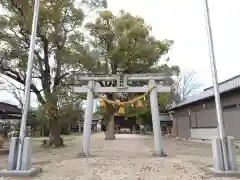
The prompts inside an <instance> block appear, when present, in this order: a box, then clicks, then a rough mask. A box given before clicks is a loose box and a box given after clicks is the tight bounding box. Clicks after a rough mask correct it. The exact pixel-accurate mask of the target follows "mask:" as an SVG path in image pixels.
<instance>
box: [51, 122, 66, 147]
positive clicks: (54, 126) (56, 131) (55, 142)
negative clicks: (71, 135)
mask: <svg viewBox="0 0 240 180" xmlns="http://www.w3.org/2000/svg"><path fill="white" fill-rule="evenodd" d="M49 145H51V146H52V147H61V146H63V139H62V138H61V136H60V127H59V123H58V120H57V119H49Z"/></svg>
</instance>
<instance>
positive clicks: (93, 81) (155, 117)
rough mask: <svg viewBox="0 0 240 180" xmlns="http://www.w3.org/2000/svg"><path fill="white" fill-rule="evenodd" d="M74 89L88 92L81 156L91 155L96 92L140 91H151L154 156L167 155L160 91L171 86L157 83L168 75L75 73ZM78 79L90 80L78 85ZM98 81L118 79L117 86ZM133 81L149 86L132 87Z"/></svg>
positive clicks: (77, 91) (164, 90) (166, 90)
mask: <svg viewBox="0 0 240 180" xmlns="http://www.w3.org/2000/svg"><path fill="white" fill-rule="evenodd" d="M73 77H74V78H73V80H74V82H73V84H75V85H74V87H73V91H74V92H75V93H87V103H86V110H85V118H84V128H83V142H82V148H81V152H80V156H87V157H88V156H90V137H91V124H92V117H93V100H94V93H95V92H96V93H110V92H111V93H114V92H116V93H119V92H126V93H134V92H136V93H140V92H143V93H144V92H147V91H149V89H152V90H151V91H150V104H151V113H152V124H153V134H154V153H153V155H154V156H166V154H165V152H164V150H163V144H162V135H161V127H160V121H161V119H160V114H159V107H158V95H157V93H158V92H170V91H171V88H170V86H163V85H159V84H157V83H156V81H166V80H168V79H169V77H168V76H165V75H163V74H159V73H148V74H116V75H107V74H105V75H102V74H99V75H96V74H95V75H94V74H81V73H73ZM76 80H80V81H88V85H87V86H80V87H78V86H77V85H76ZM98 81H117V87H100V86H98V84H97V82H98ZM131 81H148V85H147V86H143V87H138V86H136V87H132V86H128V85H127V84H128V82H131Z"/></svg>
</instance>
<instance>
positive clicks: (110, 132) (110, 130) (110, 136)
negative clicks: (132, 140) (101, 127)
mask: <svg viewBox="0 0 240 180" xmlns="http://www.w3.org/2000/svg"><path fill="white" fill-rule="evenodd" d="M106 122H107V124H106V134H105V140H115V139H116V137H115V131H114V129H115V128H114V115H109V116H108V119H107V120H106Z"/></svg>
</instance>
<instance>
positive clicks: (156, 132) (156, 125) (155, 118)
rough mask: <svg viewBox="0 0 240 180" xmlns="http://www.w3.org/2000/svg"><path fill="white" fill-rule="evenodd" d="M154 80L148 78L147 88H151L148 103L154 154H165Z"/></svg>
mask: <svg viewBox="0 0 240 180" xmlns="http://www.w3.org/2000/svg"><path fill="white" fill-rule="evenodd" d="M154 87H156V82H155V80H153V79H151V80H149V88H153V89H152V91H151V92H150V105H151V114H152V126H153V137H154V147H155V149H154V153H153V155H154V156H166V154H164V151H163V145H162V131H161V124H160V116H159V107H158V96H157V88H154Z"/></svg>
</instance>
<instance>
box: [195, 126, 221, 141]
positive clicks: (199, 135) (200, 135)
mask: <svg viewBox="0 0 240 180" xmlns="http://www.w3.org/2000/svg"><path fill="white" fill-rule="evenodd" d="M217 133H218V132H217V128H196V129H191V138H195V139H209V140H210V139H212V137H215V136H217Z"/></svg>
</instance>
